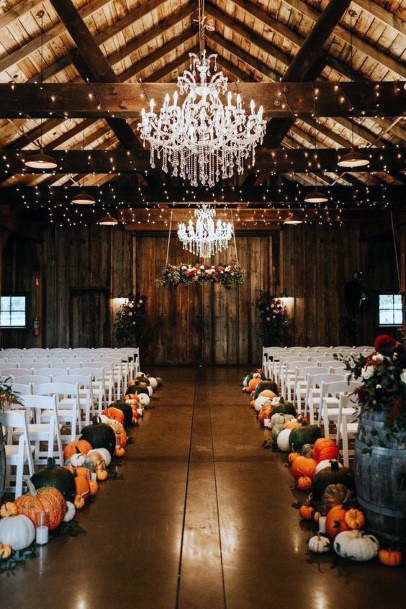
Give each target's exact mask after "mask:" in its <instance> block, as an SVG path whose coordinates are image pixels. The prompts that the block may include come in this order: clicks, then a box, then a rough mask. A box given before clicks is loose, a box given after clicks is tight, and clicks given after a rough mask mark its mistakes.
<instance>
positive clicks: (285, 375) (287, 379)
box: [280, 355, 310, 400]
mask: <svg viewBox="0 0 406 609" xmlns="http://www.w3.org/2000/svg"><path fill="white" fill-rule="evenodd" d="M283 360H284V361H283ZM281 361H282V362H283V364H282V367H281V372H280V385H281V393H282V395H283V396H285V397H286V399H288V400H290V394H291V390H292V388H293V381H294V379H295V369H296V365H297V364H301V363H303V364H308V363H309V359H308V358H307V357H297V356H294V355H293V356H291V357H285V358H283V359H282V360H281ZM309 365H310V364H309Z"/></svg>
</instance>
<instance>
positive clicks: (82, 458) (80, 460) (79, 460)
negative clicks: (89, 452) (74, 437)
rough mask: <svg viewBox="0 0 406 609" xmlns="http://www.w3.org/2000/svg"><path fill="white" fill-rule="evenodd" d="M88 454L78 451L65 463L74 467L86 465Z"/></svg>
mask: <svg viewBox="0 0 406 609" xmlns="http://www.w3.org/2000/svg"><path fill="white" fill-rule="evenodd" d="M86 461H87V456H86V455H84V454H83V453H80V452H76V453H74V454H73V455H71V457H70V458H69V459H68V460H67V461H65V465H71V466H72V467H86Z"/></svg>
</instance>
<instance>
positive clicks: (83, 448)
mask: <svg viewBox="0 0 406 609" xmlns="http://www.w3.org/2000/svg"><path fill="white" fill-rule="evenodd" d="M91 449H92V445H91V444H90V443H89V442H87V441H86V440H75V442H69V444H67V445H66V446H65V448H64V449H63V460H64V461H67V460H68V459H70V457H71V456H72V455H74V454H75V453H77V452H79V453H82V454H83V455H86V454H87V453H88V452H89V450H91Z"/></svg>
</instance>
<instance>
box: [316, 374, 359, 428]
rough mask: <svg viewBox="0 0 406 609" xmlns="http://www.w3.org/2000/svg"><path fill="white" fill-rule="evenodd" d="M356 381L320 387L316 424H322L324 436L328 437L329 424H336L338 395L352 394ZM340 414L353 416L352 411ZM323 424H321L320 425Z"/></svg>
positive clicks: (323, 382) (333, 383) (332, 383)
mask: <svg viewBox="0 0 406 609" xmlns="http://www.w3.org/2000/svg"><path fill="white" fill-rule="evenodd" d="M359 385H360V383H359V382H357V381H350V382H348V380H341V381H333V382H326V381H322V383H321V385H320V407H319V412H318V424H319V426H321V424H323V428H324V436H325V437H326V438H329V437H330V424H333V423H335V424H337V420H338V414H339V404H340V394H348V393H353V391H354V390H355V389H356V388H357V387H359ZM342 414H345V415H347V414H354V409H353V408H352V409H351V410H350V411H349V410H346V411H343V412H342ZM322 422H323V423H322Z"/></svg>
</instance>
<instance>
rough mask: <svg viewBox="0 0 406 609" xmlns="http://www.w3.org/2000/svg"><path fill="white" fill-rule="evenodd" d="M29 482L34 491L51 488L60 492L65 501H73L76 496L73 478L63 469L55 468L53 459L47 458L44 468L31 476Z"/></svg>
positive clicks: (70, 473)
mask: <svg viewBox="0 0 406 609" xmlns="http://www.w3.org/2000/svg"><path fill="white" fill-rule="evenodd" d="M31 482H32V483H33V485H34V486H35V488H36V489H38V488H42V487H44V486H52V487H53V488H56V489H58V491H61V493H62V495H63V496H64V497H65V499H66V501H74V499H75V494H76V485H75V477H74V475H73V474H72V472H70V471H69V470H68V469H66V468H65V467H57V466H56V465H55V459H53V458H49V459H48V464H47V466H46V467H45V468H43V469H40V470H38V471H37V472H36V473H35V474H33V475H32V476H31Z"/></svg>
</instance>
